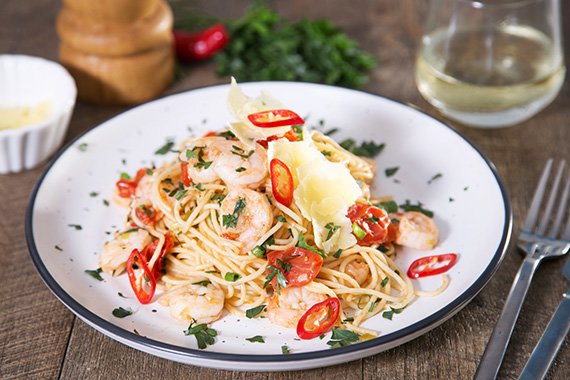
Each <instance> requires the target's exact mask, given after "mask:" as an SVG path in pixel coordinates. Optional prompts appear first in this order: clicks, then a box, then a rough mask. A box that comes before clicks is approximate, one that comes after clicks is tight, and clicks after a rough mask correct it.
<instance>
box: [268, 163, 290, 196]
mask: <svg viewBox="0 0 570 380" xmlns="http://www.w3.org/2000/svg"><path fill="white" fill-rule="evenodd" d="M269 175H270V177H271V190H272V191H273V196H274V197H275V199H276V200H277V202H279V203H281V204H282V205H284V206H286V207H289V206H290V205H291V202H293V187H294V183H293V175H292V174H291V170H289V168H288V167H287V165H285V164H284V163H283V161H281V160H280V159H278V158H274V159H272V160H271V162H270V163H269Z"/></svg>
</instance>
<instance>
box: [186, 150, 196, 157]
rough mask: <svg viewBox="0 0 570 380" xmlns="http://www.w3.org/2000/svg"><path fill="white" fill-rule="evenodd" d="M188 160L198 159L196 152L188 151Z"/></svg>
mask: <svg viewBox="0 0 570 380" xmlns="http://www.w3.org/2000/svg"><path fill="white" fill-rule="evenodd" d="M186 158H188V159H190V158H196V152H194V151H193V150H190V149H186Z"/></svg>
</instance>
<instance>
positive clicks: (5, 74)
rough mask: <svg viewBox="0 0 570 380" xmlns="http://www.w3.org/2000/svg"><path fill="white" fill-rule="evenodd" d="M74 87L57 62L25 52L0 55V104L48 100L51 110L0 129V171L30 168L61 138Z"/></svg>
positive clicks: (75, 95) (56, 145) (6, 105)
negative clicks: (39, 119)
mask: <svg viewBox="0 0 570 380" xmlns="http://www.w3.org/2000/svg"><path fill="white" fill-rule="evenodd" d="M76 97H77V87H76V86H75V81H74V80H73V78H72V77H71V75H69V73H68V72H67V70H65V69H64V68H63V66H61V65H60V64H58V63H55V62H52V61H48V60H46V59H43V58H39V57H30V56H25V55H0V108H7V107H21V106H29V107H34V106H36V105H38V104H39V103H41V102H44V101H46V100H47V101H49V102H50V104H51V112H50V114H49V116H48V118H47V119H45V120H44V121H42V122H39V123H37V124H32V125H26V126H23V127H20V128H15V129H4V130H0V174H7V173H16V172H19V171H22V170H23V169H31V168H33V167H34V166H36V165H38V164H39V163H40V162H42V161H44V160H45V159H46V158H48V157H49V156H50V155H51V154H52V153H54V152H55V151H56V149H57V148H58V147H59V146H60V145H61V143H62V142H63V138H64V137H65V132H66V131H67V127H68V125H69V120H70V118H71V114H72V112H73V107H74V106H75V99H76Z"/></svg>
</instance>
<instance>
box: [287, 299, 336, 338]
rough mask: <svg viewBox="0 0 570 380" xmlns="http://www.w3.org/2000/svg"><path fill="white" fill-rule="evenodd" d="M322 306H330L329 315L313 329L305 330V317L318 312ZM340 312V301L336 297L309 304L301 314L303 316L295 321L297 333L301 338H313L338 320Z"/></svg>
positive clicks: (324, 331)
mask: <svg viewBox="0 0 570 380" xmlns="http://www.w3.org/2000/svg"><path fill="white" fill-rule="evenodd" d="M323 308H330V309H331V311H332V313H331V317H330V318H328V319H327V320H326V321H324V323H321V324H320V325H318V326H316V327H314V328H313V329H309V330H307V326H306V324H307V323H306V322H307V319H308V318H309V317H310V316H311V314H313V313H320V312H321V309H323ZM339 314H340V301H339V300H338V298H336V297H329V298H327V299H326V300H324V301H322V302H319V303H317V304H314V305H313V306H311V308H310V309H309V310H307V311H306V312H305V314H303V316H302V317H301V318H300V319H299V322H298V323H297V335H298V336H299V338H301V339H314V338H316V337H318V336H320V335H321V334H324V333H326V332H327V331H328V330H330V328H331V327H332V326H333V325H334V324H335V323H336V322H337V321H338V317H339Z"/></svg>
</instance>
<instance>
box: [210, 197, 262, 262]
mask: <svg viewBox="0 0 570 380" xmlns="http://www.w3.org/2000/svg"><path fill="white" fill-rule="evenodd" d="M220 223H221V224H222V228H223V230H224V232H223V234H222V236H223V237H225V238H226V239H230V240H235V241H238V242H240V243H241V252H242V253H247V252H249V251H250V250H251V249H252V248H253V247H255V243H256V242H257V241H258V240H259V239H260V238H261V237H262V236H263V235H264V234H265V233H266V232H267V231H269V229H270V228H271V225H272V224H273V212H272V211H271V206H270V204H269V201H268V200H267V197H266V196H265V195H264V194H262V193H258V192H257V191H254V190H250V189H245V188H240V187H238V188H234V189H231V190H230V191H229V193H228V195H227V196H226V197H225V198H224V200H223V201H222V205H221V212H220Z"/></svg>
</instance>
